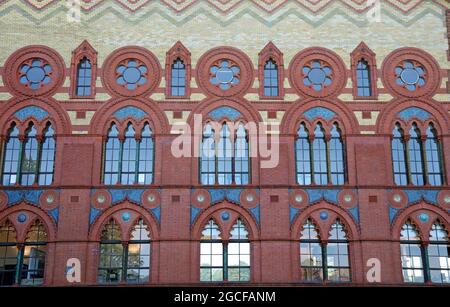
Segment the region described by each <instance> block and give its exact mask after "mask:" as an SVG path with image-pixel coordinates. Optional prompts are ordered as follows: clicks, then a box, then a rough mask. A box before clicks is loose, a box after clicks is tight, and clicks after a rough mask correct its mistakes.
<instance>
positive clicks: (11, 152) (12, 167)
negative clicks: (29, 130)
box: [2, 124, 22, 185]
mask: <svg viewBox="0 0 450 307" xmlns="http://www.w3.org/2000/svg"><path fill="white" fill-rule="evenodd" d="M21 147H22V143H21V142H20V140H19V129H18V128H17V126H16V125H15V124H13V126H12V127H11V129H10V130H9V133H8V140H7V142H6V148H5V154H4V159H3V176H2V177H3V178H2V183H3V185H15V184H16V183H19V180H18V174H19V165H20V155H21Z"/></svg>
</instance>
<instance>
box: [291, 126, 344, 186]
mask: <svg viewBox="0 0 450 307" xmlns="http://www.w3.org/2000/svg"><path fill="white" fill-rule="evenodd" d="M311 139H312V141H311ZM328 139H329V140H328V141H327V137H326V136H325V130H324V128H323V126H322V124H321V123H317V125H316V126H315V128H314V131H313V132H312V135H311V134H310V132H309V131H308V130H307V128H306V125H305V123H301V124H300V126H299V128H298V130H297V139H296V142H295V157H296V172H297V183H298V184H301V185H310V184H316V185H327V184H333V185H343V184H345V172H346V169H345V150H344V142H343V140H342V135H341V132H340V129H339V126H338V124H337V123H334V124H333V125H332V129H331V135H330V137H329V138H328Z"/></svg>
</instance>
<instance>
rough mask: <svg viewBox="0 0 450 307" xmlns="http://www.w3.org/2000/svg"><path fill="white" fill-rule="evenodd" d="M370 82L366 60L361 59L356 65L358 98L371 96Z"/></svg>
mask: <svg viewBox="0 0 450 307" xmlns="http://www.w3.org/2000/svg"><path fill="white" fill-rule="evenodd" d="M371 82H372V80H371V79H370V67H369V63H367V61H366V60H364V59H361V60H360V61H359V62H358V64H357V65H356V83H357V88H358V92H357V93H358V96H359V97H370V96H372V84H371Z"/></svg>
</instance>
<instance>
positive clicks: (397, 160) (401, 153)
mask: <svg viewBox="0 0 450 307" xmlns="http://www.w3.org/2000/svg"><path fill="white" fill-rule="evenodd" d="M392 133H393V136H392V144H391V146H392V166H393V171H394V182H395V184H396V185H407V184H412V185H419V186H420V185H425V184H429V185H433V186H438V185H442V184H443V182H444V176H443V166H442V149H441V145H440V143H439V141H438V138H437V136H436V129H435V128H434V127H433V125H432V124H430V125H429V126H428V128H427V130H426V131H425V137H423V136H422V135H421V132H420V129H419V128H418V127H417V124H415V123H413V124H412V126H411V128H410V129H409V131H408V136H405V135H404V133H403V130H402V128H401V126H400V124H398V123H397V124H396V125H395V127H394V130H393V132H392Z"/></svg>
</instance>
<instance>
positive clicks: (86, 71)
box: [76, 57, 92, 97]
mask: <svg viewBox="0 0 450 307" xmlns="http://www.w3.org/2000/svg"><path fill="white" fill-rule="evenodd" d="M91 87H92V64H91V61H90V60H89V59H88V58H87V57H84V58H82V59H81V61H80V62H79V63H78V66H77V83H76V96H79V97H86V96H87V97H90V96H91V95H92V88H91Z"/></svg>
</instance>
